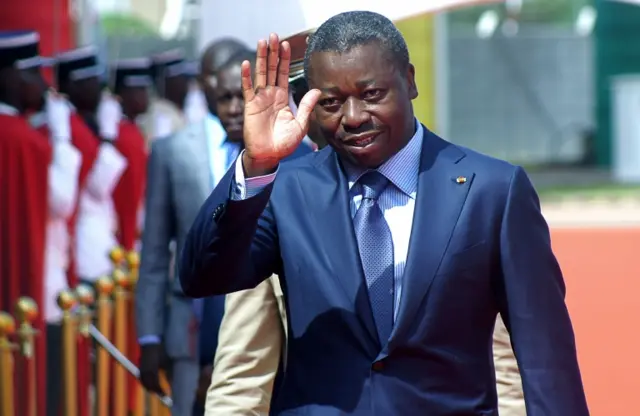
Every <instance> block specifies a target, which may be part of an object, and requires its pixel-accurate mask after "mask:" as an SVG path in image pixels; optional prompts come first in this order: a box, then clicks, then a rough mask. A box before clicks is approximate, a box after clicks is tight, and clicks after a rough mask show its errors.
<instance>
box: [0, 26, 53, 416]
mask: <svg viewBox="0 0 640 416" xmlns="http://www.w3.org/2000/svg"><path fill="white" fill-rule="evenodd" d="M38 46H39V36H38V34H37V33H35V32H14V33H6V32H5V33H2V32H0V201H1V203H0V310H5V311H13V310H14V307H15V303H16V301H17V300H18V298H19V297H20V296H29V297H31V298H33V299H34V300H35V301H36V303H37V304H38V305H39V306H40V308H42V305H43V301H44V296H43V291H44V277H43V275H44V269H45V244H46V234H47V233H46V231H47V221H48V218H49V215H48V209H47V205H48V198H49V192H48V189H47V187H48V186H47V185H48V178H49V164H50V163H51V160H52V154H51V152H52V149H51V145H50V142H49V140H48V139H47V138H46V137H45V136H43V135H41V134H40V133H38V132H37V131H36V130H34V129H32V128H31V126H30V125H29V123H28V121H27V119H26V118H25V117H24V116H23V113H24V111H25V110H26V109H25V103H26V102H27V101H28V91H27V89H26V88H25V85H26V83H25V81H29V80H30V79H32V78H33V77H34V71H33V70H32V69H33V66H34V63H37V62H38V61H39V55H38V54H39V50H38V49H39V47H38ZM36 66H37V65H36ZM36 78H37V76H36ZM43 322H44V321H43V319H42V314H40V316H39V317H38V319H36V321H35V322H34V326H35V328H36V329H37V330H38V331H39V335H38V337H37V338H36V362H37V363H38V367H37V387H36V388H37V391H38V396H39V397H38V403H39V404H41V405H40V406H39V408H38V414H45V413H44V407H45V403H44V402H45V400H44V393H45V386H44V384H45V372H44V368H45V367H44V366H45V349H44V345H45V340H46V334H45V333H44V324H43ZM26 389H27V385H26V384H20V385H18V386H17V388H16V392H17V394H18V395H19V397H21V396H20V394H21V393H20V392H23V393H22V394H24V392H25V391H26Z"/></svg>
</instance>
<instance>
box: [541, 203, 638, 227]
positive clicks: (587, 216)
mask: <svg viewBox="0 0 640 416" xmlns="http://www.w3.org/2000/svg"><path fill="white" fill-rule="evenodd" d="M542 212H543V214H544V215H545V218H546V219H547V221H548V222H549V224H550V225H552V226H559V227H578V228H580V227H584V226H589V227H616V228H620V227H636V226H640V199H635V198H626V199H613V200H609V199H601V200H589V201H581V200H577V201H576V200H573V201H572V200H567V201H562V202H547V203H545V202H544V201H543V203H542Z"/></svg>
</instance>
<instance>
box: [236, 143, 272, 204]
mask: <svg viewBox="0 0 640 416" xmlns="http://www.w3.org/2000/svg"><path fill="white" fill-rule="evenodd" d="M243 154H244V150H243V151H242V152H240V156H238V159H237V160H236V171H235V192H233V194H232V195H231V199H233V200H235V201H242V200H245V199H249V198H251V197H253V196H256V195H258V194H259V193H260V192H262V190H264V188H266V187H267V186H269V185H270V184H271V183H272V182H273V181H275V180H276V174H277V173H278V169H280V167H278V169H276V171H275V172H273V173H270V174H268V175H265V176H256V177H253V178H247V179H245V177H244V168H243V166H242V155H243Z"/></svg>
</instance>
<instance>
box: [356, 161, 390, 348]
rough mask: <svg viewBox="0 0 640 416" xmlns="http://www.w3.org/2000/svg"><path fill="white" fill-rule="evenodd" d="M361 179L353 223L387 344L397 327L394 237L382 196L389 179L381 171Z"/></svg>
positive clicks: (381, 335) (380, 333)
mask: <svg viewBox="0 0 640 416" xmlns="http://www.w3.org/2000/svg"><path fill="white" fill-rule="evenodd" d="M358 182H359V183H360V185H361V186H362V203H361V204H360V208H359V209H358V212H356V216H355V218H354V220H353V225H354V229H355V232H356V238H357V240H358V249H359V250H360V259H361V260H362V267H363V269H364V275H365V278H366V281H367V288H368V289H369V302H370V303H371V310H372V311H373V318H374V320H375V323H376V328H377V329H378V337H379V338H380V343H381V344H382V345H385V344H386V343H387V341H388V340H389V336H390V335H391V328H393V303H394V291H393V283H394V282H393V268H394V265H393V240H392V239H391V230H390V229H389V225H388V224H387V221H386V220H385V219H384V216H383V215H382V210H381V209H380V207H379V206H378V197H379V196H380V194H381V193H382V191H383V190H384V189H385V188H386V187H387V185H388V184H389V180H388V179H387V178H385V177H384V175H382V174H381V173H380V172H378V171H369V172H367V173H365V174H364V175H362V177H361V178H360V179H359V180H358Z"/></svg>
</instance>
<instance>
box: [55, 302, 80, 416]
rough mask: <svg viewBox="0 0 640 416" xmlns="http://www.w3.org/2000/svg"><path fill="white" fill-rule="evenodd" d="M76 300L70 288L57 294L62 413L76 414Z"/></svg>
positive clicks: (71, 415) (72, 415)
mask: <svg viewBox="0 0 640 416" xmlns="http://www.w3.org/2000/svg"><path fill="white" fill-rule="evenodd" d="M76 304H77V300H76V297H75V295H74V293H73V292H72V291H70V290H63V291H61V292H60V293H59V294H58V306H59V307H60V309H62V357H61V358H62V369H63V370H62V371H63V374H64V379H63V385H62V391H63V393H62V403H63V404H62V408H63V411H62V414H64V415H65V416H78V363H77V361H76V360H77V355H78V354H77V347H78V344H77V339H78V332H77V330H78V328H77V324H78V323H77V320H76V317H75V315H74V311H73V308H74V307H75V306H76Z"/></svg>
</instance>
